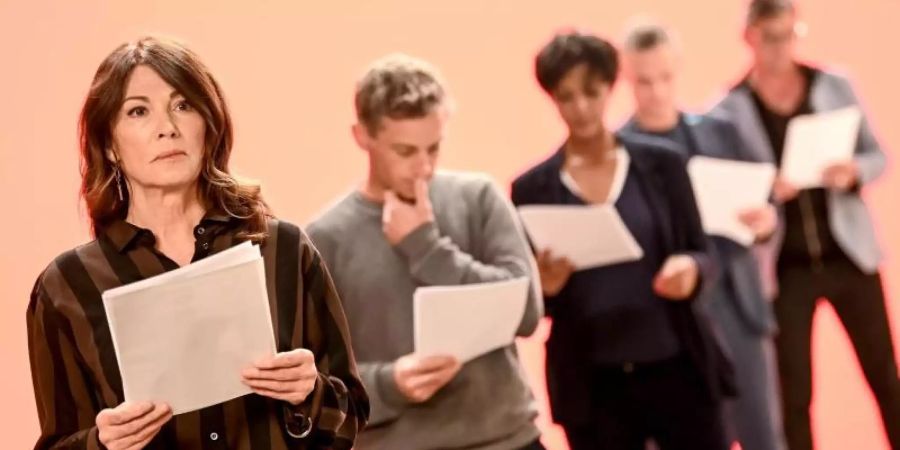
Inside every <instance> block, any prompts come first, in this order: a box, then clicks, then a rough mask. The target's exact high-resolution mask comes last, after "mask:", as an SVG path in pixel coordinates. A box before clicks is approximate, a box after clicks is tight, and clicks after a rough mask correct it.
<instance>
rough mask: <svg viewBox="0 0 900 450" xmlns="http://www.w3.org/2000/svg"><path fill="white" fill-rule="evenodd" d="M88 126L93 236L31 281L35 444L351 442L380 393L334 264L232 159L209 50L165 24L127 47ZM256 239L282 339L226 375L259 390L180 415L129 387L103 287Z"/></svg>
mask: <svg viewBox="0 0 900 450" xmlns="http://www.w3.org/2000/svg"><path fill="white" fill-rule="evenodd" d="M80 134H81V156H82V167H81V172H82V195H83V197H84V199H85V202H86V204H87V210H88V212H89V214H90V218H91V224H92V229H93V233H94V236H95V240H93V241H92V242H89V243H88V244H85V245H82V246H80V247H77V248H75V249H73V250H70V251H68V252H66V253H63V254H62V255H60V256H59V257H57V258H56V259H55V260H54V261H53V262H52V263H50V265H49V266H48V267H47V268H46V269H45V270H44V272H43V273H42V274H41V275H40V277H39V278H38V280H37V282H36V283H35V286H34V290H33V292H32V294H31V302H30V304H29V307H28V316H27V318H28V342H29V353H30V356H31V368H32V378H33V382H34V389H35V397H36V401H37V409H38V415H39V418H40V423H41V436H40V438H39V439H38V441H37V444H36V445H35V448H36V449H51V448H52V449H63V448H65V449H101V448H106V449H109V450H118V449H140V448H145V447H147V448H158V449H163V448H165V449H171V448H179V449H201V448H202V449H214V448H215V449H218V448H223V449H224V448H228V449H246V450H250V449H253V450H269V449H300V448H341V449H349V448H351V447H352V445H353V442H354V439H355V437H356V434H357V432H359V430H360V429H361V428H362V427H363V426H364V425H365V421H366V418H367V416H368V400H367V397H366V393H365V391H364V390H363V388H362V384H361V382H360V380H359V377H358V375H357V370H356V364H355V360H354V358H353V353H352V350H351V348H350V343H349V342H348V340H349V337H348V336H349V333H348V330H347V324H346V319H345V318H344V313H343V310H342V309H341V305H340V302H339V301H338V298H337V295H336V294H335V291H334V287H333V284H332V282H331V278H330V276H329V274H328V272H327V271H326V269H325V266H324V264H323V263H322V262H321V259H320V256H319V254H318V253H317V252H316V250H315V248H314V247H313V246H312V245H311V244H310V242H309V240H308V239H307V237H306V235H305V234H303V232H301V231H300V229H299V228H298V227H296V226H294V225H292V224H289V223H287V222H284V221H279V220H276V219H274V218H273V217H272V216H271V215H270V213H269V211H268V208H267V207H266V204H265V202H264V201H263V199H262V197H261V196H260V190H259V187H258V186H256V185H252V184H248V183H246V182H242V181H239V180H238V179H237V178H235V177H234V176H233V175H231V174H230V172H229V170H228V160H229V157H230V155H231V148H232V125H231V118H230V116H229V113H228V109H227V107H226V105H225V101H224V98H223V96H222V93H221V90H220V89H219V86H218V85H217V84H216V82H215V80H214V79H213V77H212V75H211V74H210V73H209V71H208V69H207V68H206V67H205V66H204V65H203V63H202V62H201V61H200V60H199V58H198V57H197V55H195V54H194V53H193V52H191V51H190V50H188V49H187V48H185V47H184V46H182V45H181V44H179V43H176V42H173V41H168V40H163V39H157V38H143V39H140V40H138V41H136V42H133V43H128V44H124V45H122V46H120V47H119V48H117V49H116V50H115V51H113V52H112V53H111V54H110V55H109V56H108V57H107V58H106V59H105V60H104V61H103V63H102V64H101V65H100V67H99V69H98V70H97V73H96V75H95V76H94V81H93V84H92V85H91V89H90V92H89V93H88V96H87V99H86V101H85V103H84V107H83V110H82V113H81V120H80ZM248 240H249V241H253V242H256V243H259V244H260V249H261V252H262V254H263V259H264V261H265V267H266V279H267V284H268V288H269V289H268V292H269V300H270V305H271V308H272V318H273V325H274V329H275V332H276V343H277V348H278V353H277V354H276V355H272V356H271V357H269V358H265V359H264V360H261V361H259V362H257V363H255V364H254V366H252V367H248V368H247V369H246V370H244V371H243V373H241V374H222V376H223V377H229V376H233V377H238V376H241V377H242V379H243V381H244V383H245V384H247V385H248V386H249V387H250V388H251V389H252V390H253V391H254V392H255V394H251V395H247V396H244V397H241V398H237V399H234V400H231V401H228V402H225V403H222V404H219V405H214V406H211V407H208V408H204V409H202V410H199V411H194V412H190V413H185V414H181V415H178V416H177V417H175V418H174V419H173V418H172V413H171V410H170V408H169V407H168V406H167V405H165V404H161V403H154V402H146V403H130V402H123V391H122V379H121V376H120V373H119V368H118V365H117V361H116V355H115V351H114V349H113V343H112V340H111V338H110V331H109V326H108V323H107V320H106V314H105V311H104V308H103V303H102V301H101V293H102V292H103V291H105V290H108V289H111V288H114V287H117V286H120V285H124V284H128V283H133V282H135V281H139V280H142V279H145V278H148V277H152V276H154V275H158V274H160V273H163V272H167V271H170V270H173V269H176V268H178V267H180V266H184V265H187V264H190V263H191V262H194V261H197V260H200V259H202V258H205V257H207V256H209V255H211V254H214V253H217V252H220V251H222V250H225V249H227V248H229V247H231V246H233V245H236V244H238V243H240V242H244V241H248ZM276 275H277V277H276ZM164 332H165V330H160V333H164Z"/></svg>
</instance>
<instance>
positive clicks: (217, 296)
mask: <svg viewBox="0 0 900 450" xmlns="http://www.w3.org/2000/svg"><path fill="white" fill-rule="evenodd" d="M248 250H249V251H250V252H252V253H254V254H255V257H253V258H251V259H249V260H246V259H248V258H247V256H248ZM226 252H227V253H226ZM201 263H204V264H202V265H200V264H201ZM195 264H197V265H199V268H198V267H194V268H192V269H190V270H183V271H182V272H180V273H178V274H175V275H172V274H174V273H175V272H177V271H172V272H168V273H166V274H163V275H160V276H159V277H156V278H161V279H162V280H163V281H159V280H154V279H153V278H151V279H148V280H144V281H146V283H144V281H142V282H140V283H144V284H143V286H139V288H134V287H131V288H130V289H123V288H117V289H111V290H109V291H106V292H104V293H103V304H104V307H105V308H106V315H107V319H108V321H109V327H110V333H111V335H112V340H113V345H114V347H115V351H116V358H117V359H118V362H119V371H120V372H121V375H122V386H123V389H124V393H125V400H126V401H160V402H166V403H168V404H169V405H170V406H171V407H172V410H173V412H174V413H175V414H181V413H185V412H190V411H194V410H197V409H201V408H204V407H207V406H211V405H215V404H218V403H222V402H225V401H228V400H231V399H233V398H236V397H240V396H243V395H246V394H249V393H250V392H251V391H250V389H249V388H247V387H246V386H245V385H244V384H243V383H241V376H240V373H241V370H242V369H243V368H244V367H246V366H248V365H249V364H251V363H252V362H253V361H255V360H257V359H259V358H261V357H263V356H265V355H268V354H273V353H275V350H276V347H275V334H274V332H273V327H272V319H271V315H270V312H269V301H268V295H267V293H266V277H265V268H264V265H263V260H262V258H261V256H260V253H259V248H258V247H255V246H249V245H248V246H246V247H244V248H242V249H235V248H232V249H230V250H226V251H224V252H221V253H218V254H216V255H213V256H210V257H209V258H206V259H204V260H202V261H199V262H197V263H195ZM192 265H193V264H192ZM188 267H190V266H186V267H185V268H181V269H178V270H182V269H187V268H188ZM185 272H187V274H185ZM151 280H152V281H151ZM135 284H138V283H135Z"/></svg>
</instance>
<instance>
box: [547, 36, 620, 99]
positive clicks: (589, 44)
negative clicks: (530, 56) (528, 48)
mask: <svg viewBox="0 0 900 450" xmlns="http://www.w3.org/2000/svg"><path fill="white" fill-rule="evenodd" d="M580 64H587V67H588V72H589V73H590V75H592V76H596V77H598V78H600V80H601V81H602V82H604V83H606V84H609V85H610V86H612V85H613V84H615V83H616V77H618V75H619V54H618V52H617V51H616V48H615V47H614V46H613V45H612V44H611V43H609V41H606V40H604V39H602V38H600V37H597V36H594V35H592V34H588V33H582V32H578V31H569V32H566V33H560V34H557V35H555V36H553V39H551V40H550V42H548V43H547V44H546V45H544V47H543V48H541V51H540V52H539V53H538V54H537V56H536V57H535V58H534V74H535V78H537V81H538V84H540V85H541V88H542V89H543V90H544V91H545V92H547V93H548V94H552V93H553V91H554V90H556V87H557V85H559V82H560V81H562V79H563V78H565V76H566V74H568V73H569V71H570V70H572V69H573V68H575V67H576V66H578V65H580Z"/></svg>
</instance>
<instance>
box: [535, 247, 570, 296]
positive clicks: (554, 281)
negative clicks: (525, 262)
mask: <svg viewBox="0 0 900 450" xmlns="http://www.w3.org/2000/svg"><path fill="white" fill-rule="evenodd" d="M537 266H538V272H539V274H540V276H541V288H542V289H543V291H544V295H550V296H553V295H556V294H558V293H559V291H561V290H562V288H563V287H565V285H566V282H568V281H569V277H570V276H572V272H574V271H575V266H574V265H573V264H572V262H571V261H569V260H568V258H565V257H562V258H558V257H556V256H554V255H553V254H552V253H550V250H544V251H542V252H540V253H538V255H537Z"/></svg>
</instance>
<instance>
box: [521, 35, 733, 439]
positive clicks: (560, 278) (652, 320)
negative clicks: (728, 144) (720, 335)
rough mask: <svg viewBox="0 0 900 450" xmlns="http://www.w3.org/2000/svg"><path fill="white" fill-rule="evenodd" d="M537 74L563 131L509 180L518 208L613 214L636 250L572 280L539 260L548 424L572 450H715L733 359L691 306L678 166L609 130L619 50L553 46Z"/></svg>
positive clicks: (553, 261) (570, 38) (668, 154)
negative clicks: (542, 156) (555, 146)
mask: <svg viewBox="0 0 900 450" xmlns="http://www.w3.org/2000/svg"><path fill="white" fill-rule="evenodd" d="M535 71H536V75H537V79H538V82H539V83H540V85H541V87H542V88H543V89H544V90H545V91H546V92H547V94H549V95H550V97H551V99H552V100H553V102H554V103H555V105H556V107H557V109H558V110H559V114H560V116H561V117H562V119H563V121H564V122H565V124H566V126H567V127H568V131H569V136H568V138H567V139H566V141H565V143H564V144H563V145H562V147H561V148H560V149H559V150H558V151H557V152H555V153H554V154H553V155H552V156H551V157H550V158H548V159H547V160H546V161H544V162H542V163H540V164H538V165H537V166H535V167H533V168H531V169H529V170H528V171H527V172H526V173H525V174H523V175H522V176H520V177H519V178H518V179H516V180H515V181H514V182H513V186H512V200H513V202H514V203H515V204H516V205H526V204H569V205H591V204H610V205H613V206H614V207H615V208H616V210H617V211H618V212H619V215H620V216H621V217H622V220H623V222H624V223H625V225H626V226H627V228H628V229H629V230H630V232H631V233H632V235H634V237H635V239H636V241H637V242H638V243H639V244H640V245H641V248H642V249H643V253H644V256H643V258H642V259H640V260H638V261H633V262H627V263H621V264H615V265H610V266H605V267H599V268H595V269H589V270H583V271H578V272H575V271H574V270H573V267H572V265H571V264H570V263H569V262H568V261H566V260H565V259H562V258H558V257H556V256H555V255H552V254H550V253H549V252H548V251H547V249H536V250H537V251H538V268H539V271H540V275H541V282H542V286H543V290H544V297H545V305H546V306H545V310H546V311H547V312H548V314H549V315H550V317H551V318H552V319H553V325H552V327H551V332H550V337H549V339H548V340H547V383H548V391H549V394H550V404H551V409H552V412H553V418H554V420H555V421H556V422H558V423H560V424H561V425H562V426H563V428H564V429H565V431H566V436H567V437H568V440H569V444H570V446H571V448H572V449H573V450H594V449H601V448H602V449H611V450H615V449H623V450H638V449H643V448H644V446H645V443H646V441H647V440H648V439H652V440H654V441H656V443H657V445H658V446H659V448H660V449H662V450H670V449H685V450H686V449H690V450H724V449H727V448H728V440H727V439H726V437H725V432H724V425H723V415H722V410H721V398H722V396H723V395H726V394H728V393H732V392H733V379H732V378H733V373H732V372H731V367H730V363H729V361H728V360H727V359H726V358H725V356H724V354H723V353H722V351H721V350H720V348H719V347H718V344H717V343H716V341H715V339H714V338H713V335H712V333H711V331H710V328H709V325H708V323H707V321H706V319H705V318H704V316H703V313H702V312H701V311H700V308H695V305H694V302H695V300H696V299H697V298H698V297H699V296H700V292H701V291H702V289H703V287H704V286H705V285H707V283H709V282H710V279H711V277H712V276H713V274H712V273H713V270H714V267H713V262H712V259H711V258H710V255H709V254H708V246H707V240H706V236H705V235H704V232H703V228H702V227H701V224H700V218H699V213H698V211H697V205H696V203H695V200H694V195H693V191H692V188H691V184H690V181H689V179H688V175H687V172H686V169H685V161H684V160H682V158H681V157H680V156H679V155H678V153H677V152H676V151H675V150H674V149H671V148H669V147H668V146H669V145H670V144H668V143H666V142H665V141H662V140H655V139H653V138H646V137H641V136H636V135H627V134H619V135H617V134H614V133H612V132H610V131H609V127H607V126H606V124H605V123H604V117H603V115H604V112H605V110H606V103H607V99H608V98H609V94H610V91H611V89H612V86H613V84H614V83H615V80H616V76H617V75H618V56H617V52H616V49H615V48H614V47H613V46H612V45H610V44H609V43H608V42H606V41H604V40H602V39H600V38H598V37H595V36H592V35H588V34H582V33H577V32H573V33H568V34H561V35H558V36H556V37H555V38H554V39H553V40H552V41H551V42H550V43H548V44H547V45H546V46H545V47H544V48H543V49H542V50H541V52H540V53H539V54H538V56H537V59H536V62H535Z"/></svg>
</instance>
